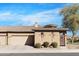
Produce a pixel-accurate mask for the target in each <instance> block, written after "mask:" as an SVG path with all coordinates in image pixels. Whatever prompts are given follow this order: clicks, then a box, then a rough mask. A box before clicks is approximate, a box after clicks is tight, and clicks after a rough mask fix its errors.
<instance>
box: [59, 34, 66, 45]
mask: <svg viewBox="0 0 79 59" xmlns="http://www.w3.org/2000/svg"><path fill="white" fill-rule="evenodd" d="M60 46H65V38H64V35H63V33H61V34H60Z"/></svg>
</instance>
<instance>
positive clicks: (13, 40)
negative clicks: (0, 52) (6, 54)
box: [8, 34, 33, 46]
mask: <svg viewBox="0 0 79 59" xmlns="http://www.w3.org/2000/svg"><path fill="white" fill-rule="evenodd" d="M29 36H30V35H25V34H24V35H23V34H22V35H21V34H15V35H14V34H13V35H11V36H10V37H8V44H9V45H12V46H23V45H32V44H33V41H32V40H31V38H29Z"/></svg>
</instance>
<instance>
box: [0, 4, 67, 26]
mask: <svg viewBox="0 0 79 59" xmlns="http://www.w3.org/2000/svg"><path fill="white" fill-rule="evenodd" d="M65 5H67V4H64V3H63V4H60V3H58V4H56V3H49V4H46V3H44V4H42V3H38V4H33V3H25V4H24V3H23V4H22V3H16V4H15V3H13V4H12V3H9V4H8V3H4V4H3V3H2V4H0V26H21V25H22V26H26V25H27V26H30V25H33V24H34V23H35V22H38V24H39V25H45V24H56V25H58V26H59V27H60V26H61V18H62V17H61V16H60V15H59V11H60V9H61V8H63V7H64V6H65Z"/></svg>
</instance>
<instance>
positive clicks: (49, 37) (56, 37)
mask: <svg viewBox="0 0 79 59" xmlns="http://www.w3.org/2000/svg"><path fill="white" fill-rule="evenodd" d="M42 33H44V36H43V37H41V32H35V44H36V43H41V44H43V42H49V44H51V43H52V42H57V43H58V46H60V34H59V32H42Z"/></svg>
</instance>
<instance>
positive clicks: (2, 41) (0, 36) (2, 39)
mask: <svg viewBox="0 0 79 59" xmlns="http://www.w3.org/2000/svg"><path fill="white" fill-rule="evenodd" d="M4 45H6V34H5V33H0V46H4Z"/></svg>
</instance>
